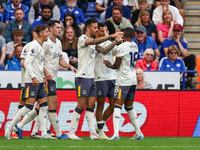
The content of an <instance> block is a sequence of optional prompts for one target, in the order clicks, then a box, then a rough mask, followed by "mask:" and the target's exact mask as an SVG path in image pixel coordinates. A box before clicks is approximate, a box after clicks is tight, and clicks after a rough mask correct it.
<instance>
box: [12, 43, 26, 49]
mask: <svg viewBox="0 0 200 150" xmlns="http://www.w3.org/2000/svg"><path fill="white" fill-rule="evenodd" d="M18 47H24V46H23V45H22V44H17V45H16V46H15V47H14V50H17V48H18Z"/></svg>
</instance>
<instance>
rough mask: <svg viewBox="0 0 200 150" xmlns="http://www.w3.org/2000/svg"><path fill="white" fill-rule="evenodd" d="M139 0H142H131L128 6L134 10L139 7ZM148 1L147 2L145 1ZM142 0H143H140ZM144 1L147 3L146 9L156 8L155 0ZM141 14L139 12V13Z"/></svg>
mask: <svg viewBox="0 0 200 150" xmlns="http://www.w3.org/2000/svg"><path fill="white" fill-rule="evenodd" d="M139 1H140V0H129V4H128V6H129V7H131V11H132V12H134V11H135V10H137V9H139V7H140V6H139ZM145 1H146V2H145ZM140 2H141V1H140ZM143 2H145V3H146V4H147V6H146V8H145V9H148V10H149V11H150V12H152V11H153V9H154V8H155V6H154V0H148V1H147V0H143ZM138 14H139V13H138Z"/></svg>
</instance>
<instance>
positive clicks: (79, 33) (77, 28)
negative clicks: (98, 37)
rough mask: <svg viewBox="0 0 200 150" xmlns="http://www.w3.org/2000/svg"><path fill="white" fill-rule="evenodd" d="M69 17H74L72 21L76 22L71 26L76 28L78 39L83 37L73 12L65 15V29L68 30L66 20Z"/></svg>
mask: <svg viewBox="0 0 200 150" xmlns="http://www.w3.org/2000/svg"><path fill="white" fill-rule="evenodd" d="M67 16H70V17H72V19H73V20H74V22H73V24H72V25H71V26H72V27H73V28H74V30H75V33H76V37H80V36H81V35H82V32H81V29H80V28H79V26H78V23H77V21H76V17H75V16H74V14H73V13H72V12H68V13H66V14H65V16H64V20H63V25H64V27H65V28H66V23H65V18H66V17H67Z"/></svg>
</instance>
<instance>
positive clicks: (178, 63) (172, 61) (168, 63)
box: [158, 45, 185, 78]
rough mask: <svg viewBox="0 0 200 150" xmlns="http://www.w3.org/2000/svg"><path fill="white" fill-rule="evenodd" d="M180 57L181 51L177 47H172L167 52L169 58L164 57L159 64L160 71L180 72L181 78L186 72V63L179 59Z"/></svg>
mask: <svg viewBox="0 0 200 150" xmlns="http://www.w3.org/2000/svg"><path fill="white" fill-rule="evenodd" d="M179 55H180V51H179V50H178V48H177V46H176V45H171V46H170V47H169V48H168V51H167V57H163V58H162V59H161V61H160V64H159V69H158V70H160V71H162V70H166V71H180V73H181V78H182V75H183V74H182V73H183V71H185V63H184V61H183V60H182V59H181V58H180V57H178V56H179Z"/></svg>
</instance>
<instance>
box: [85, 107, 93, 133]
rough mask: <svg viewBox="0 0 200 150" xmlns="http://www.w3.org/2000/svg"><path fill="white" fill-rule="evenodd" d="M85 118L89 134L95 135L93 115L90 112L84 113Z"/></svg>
mask: <svg viewBox="0 0 200 150" xmlns="http://www.w3.org/2000/svg"><path fill="white" fill-rule="evenodd" d="M85 116H86V119H87V123H88V127H89V130H90V133H96V131H95V118H94V113H93V112H91V111H86V112H85Z"/></svg>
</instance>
